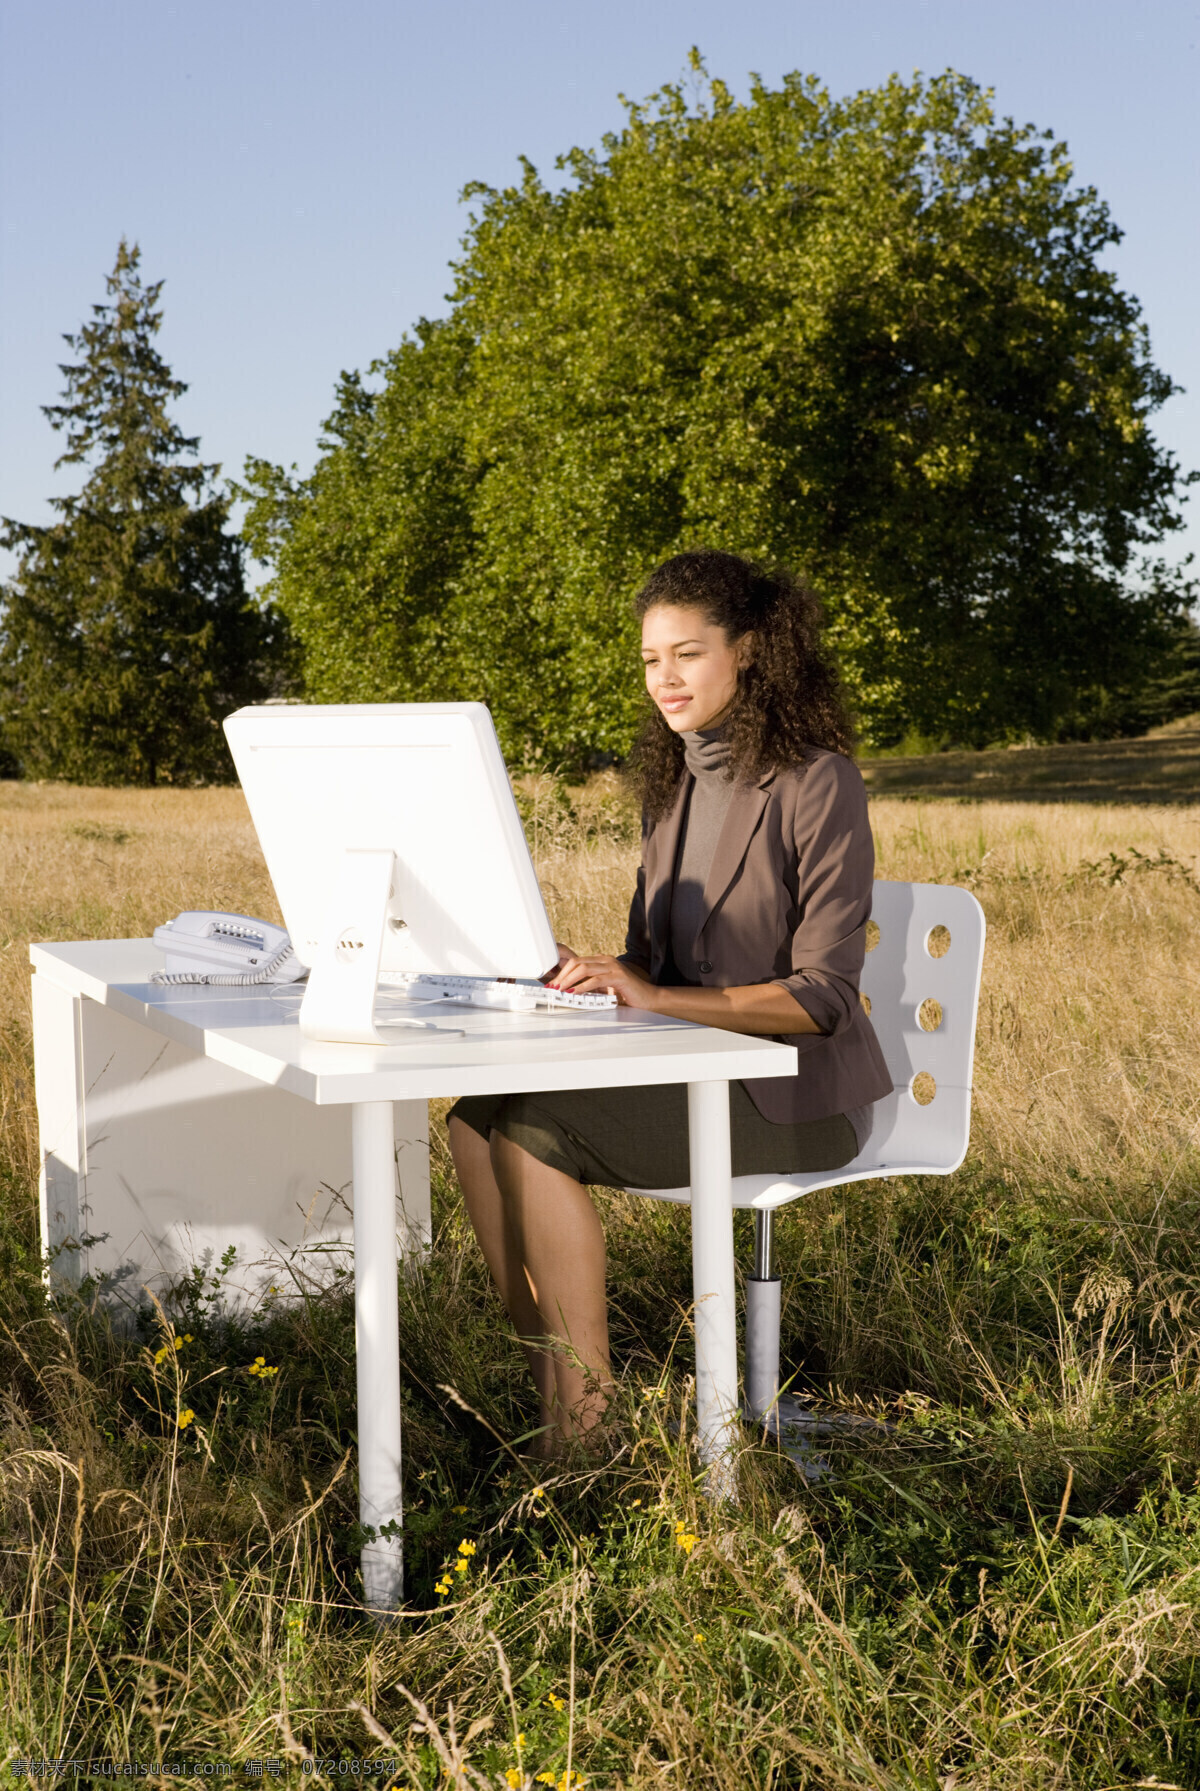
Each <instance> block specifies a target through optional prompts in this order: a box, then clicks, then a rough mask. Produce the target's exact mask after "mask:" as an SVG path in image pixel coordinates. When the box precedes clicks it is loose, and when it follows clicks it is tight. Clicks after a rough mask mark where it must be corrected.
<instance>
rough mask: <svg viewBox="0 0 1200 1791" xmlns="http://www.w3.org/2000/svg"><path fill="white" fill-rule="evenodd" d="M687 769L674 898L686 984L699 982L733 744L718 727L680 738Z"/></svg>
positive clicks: (674, 932) (678, 958)
mask: <svg viewBox="0 0 1200 1791" xmlns="http://www.w3.org/2000/svg"><path fill="white" fill-rule="evenodd" d="M681 738H682V740H683V748H684V753H683V757H684V764H685V765H686V766H687V769H688V770H689V772H690V773H691V777H692V787H691V789H690V791H689V792H688V799H687V811H686V813H685V814H684V817H683V827H682V828H681V830H680V838H679V856H678V858H677V859H676V861H675V888H674V891H673V892H672V896H671V955H672V956H673V958H674V959H675V968H676V969H677V970H678V972H679V974H680V976H682V977H683V978H684V980H685V981H686V982H689V983H694V982H696V981H698V980H699V975H698V965H699V963H700V952H699V949H698V947H699V935H700V927H701V923H702V922H703V920H704V885H705V884H706V883H707V882H708V873H709V871H710V870H711V868H712V861H713V855H714V853H715V852H716V849H717V841H718V840H719V839H720V837H721V828H722V827H723V826H724V823H725V816H726V813H727V812H728V809H729V804H730V802H731V801H732V800H733V792H734V788H735V785H734V783H733V781H732V779H731V778H730V777H729V775H728V773H729V742H728V740H726V739H725V738H724V736H723V731H722V729H720V728H701V729H700V730H699V731H698V732H695V733H689V734H684V735H682V736H681Z"/></svg>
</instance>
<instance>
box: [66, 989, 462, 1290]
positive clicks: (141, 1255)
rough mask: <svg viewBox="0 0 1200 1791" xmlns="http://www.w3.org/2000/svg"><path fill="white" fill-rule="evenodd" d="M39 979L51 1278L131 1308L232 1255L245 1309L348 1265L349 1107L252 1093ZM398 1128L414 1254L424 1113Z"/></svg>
mask: <svg viewBox="0 0 1200 1791" xmlns="http://www.w3.org/2000/svg"><path fill="white" fill-rule="evenodd" d="M42 981H43V979H42V977H41V976H40V975H39V976H35V977H34V986H35V1014H36V1013H37V1011H38V1008H39V1007H40V1008H42V1009H43V1011H44V1016H45V1017H44V1020H43V1023H42V1025H41V1026H40V1028H39V1030H38V1032H37V1033H35V1051H36V1065H37V1083H38V1101H39V1105H38V1117H39V1124H40V1125H41V1126H42V1128H43V1130H42V1139H43V1146H42V1160H43V1165H44V1176H43V1180H44V1194H43V1200H44V1205H43V1240H44V1243H45V1244H46V1245H47V1246H48V1247H49V1248H50V1249H52V1250H54V1249H55V1248H56V1246H57V1254H56V1256H55V1259H54V1263H53V1267H52V1271H51V1272H52V1275H61V1276H62V1277H63V1279H65V1280H67V1281H70V1282H74V1283H76V1284H78V1282H79V1281H80V1280H81V1279H82V1278H83V1277H84V1276H87V1277H90V1278H91V1279H92V1281H93V1282H94V1283H95V1284H96V1286H97V1287H98V1289H99V1290H100V1291H101V1293H102V1294H103V1295H104V1296H105V1297H106V1298H108V1299H111V1300H112V1301H114V1302H115V1303H118V1304H125V1305H136V1304H138V1303H139V1302H141V1301H144V1300H145V1299H146V1290H150V1291H152V1292H154V1293H155V1294H161V1293H163V1292H164V1291H165V1290H166V1288H167V1287H168V1286H169V1285H170V1283H171V1282H172V1281H174V1280H176V1279H177V1278H178V1277H179V1276H180V1275H182V1274H185V1273H187V1272H188V1270H189V1269H191V1268H192V1267H193V1266H194V1265H196V1264H202V1265H211V1266H212V1267H214V1268H215V1265H216V1264H217V1263H218V1262H219V1261H220V1259H221V1257H222V1255H223V1254H224V1252H225V1251H226V1250H227V1249H228V1248H229V1246H230V1245H232V1246H234V1248H235V1249H236V1251H237V1256H236V1260H235V1262H234V1265H233V1267H232V1269H231V1270H230V1271H229V1273H228V1274H227V1275H226V1277H225V1281H224V1290H225V1299H226V1301H227V1302H228V1303H229V1304H231V1305H234V1306H245V1305H248V1304H253V1303H255V1302H256V1301H257V1300H258V1299H259V1298H261V1296H262V1295H263V1293H264V1292H265V1291H266V1290H267V1288H268V1287H271V1286H274V1287H277V1288H278V1289H279V1291H280V1293H282V1294H287V1293H289V1292H291V1291H294V1290H296V1289H298V1287H299V1286H301V1285H304V1284H308V1285H312V1284H313V1283H317V1284H319V1283H322V1282H325V1281H327V1280H328V1279H329V1278H330V1276H331V1275H332V1273H333V1271H334V1270H335V1268H337V1267H343V1268H347V1269H348V1268H350V1267H352V1263H353V1252H352V1242H353V1187H352V1175H351V1158H350V1114H349V1110H348V1109H347V1108H344V1107H318V1106H315V1105H314V1104H313V1103H312V1102H309V1101H304V1100H301V1099H299V1098H298V1097H297V1096H295V1095H291V1094H286V1093H284V1092H282V1091H281V1090H279V1089H275V1088H268V1087H264V1086H263V1085H262V1084H261V1083H258V1082H254V1081H252V1080H251V1079H250V1078H249V1077H247V1076H244V1075H243V1074H242V1073H241V1072H240V1071H237V1070H231V1069H228V1068H226V1066H224V1065H223V1064H219V1063H216V1062H214V1061H213V1060H212V1059H211V1058H205V1057H197V1056H196V1055H195V1054H194V1053H192V1052H191V1051H189V1050H187V1049H186V1048H185V1047H184V1046H182V1045H178V1044H175V1043H173V1042H172V1041H170V1040H166V1039H163V1038H162V1037H161V1036H159V1035H158V1034H156V1033H153V1032H151V1031H149V1030H148V1029H147V1028H145V1027H143V1026H139V1025H138V1024H137V1023H136V1022H135V1021H132V1020H129V1019H126V1018H125V1017H124V1016H123V1015H121V1014H117V1013H115V1012H114V1011H113V1010H112V1009H111V1008H106V1007H103V1006H101V1005H100V1004H99V1003H97V1002H94V1001H89V1000H88V999H86V998H83V999H75V998H73V997H71V996H70V995H67V994H65V992H63V991H60V990H57V989H55V988H54V986H53V984H50V983H47V984H46V987H45V988H44V989H41V990H39V989H38V984H39V983H41V982H42ZM63 1002H65V1003H67V1004H69V1005H70V1007H71V1008H72V1010H73V1012H72V1019H73V1032H72V1030H70V1029H69V1028H68V1024H67V1017H66V1012H65V1010H64V1009H62V1005H61V1004H62V1003H63ZM60 1010H61V1011H60ZM72 1039H73V1041H74V1042H73V1047H71V1048H70V1052H69V1055H68V1047H69V1046H71V1040H72ZM43 1089H45V1090H46V1091H47V1093H46V1102H45V1107H44V1108H43ZM69 1108H70V1109H72V1110H73V1111H72V1112H71V1113H70V1115H69V1114H68V1109H69ZM76 1114H77V1115H78V1117H77V1118H76V1117H75V1115H76ZM69 1120H70V1121H73V1124H74V1131H73V1132H72V1129H71V1123H68V1122H69ZM395 1123H396V1141H397V1160H398V1166H399V1172H400V1174H399V1185H398V1187H397V1207H396V1224H397V1234H398V1240H399V1244H400V1248H401V1249H402V1251H404V1253H405V1254H412V1253H417V1252H422V1251H424V1250H425V1249H427V1248H428V1242H429V1142H428V1138H429V1134H428V1119H427V1113H426V1106H425V1103H424V1102H423V1101H411V1102H398V1103H397V1104H396V1107H395ZM72 1137H74V1139H75V1140H76V1144H75V1154H74V1159H73V1160H72V1158H71V1155H70V1141H71V1138H72ZM72 1170H73V1172H74V1181H73V1182H72V1179H71V1172H72ZM72 1192H73V1193H74V1199H75V1206H74V1208H72V1206H71V1195H72ZM68 1239H70V1240H71V1241H73V1242H74V1243H75V1244H76V1248H75V1249H71V1248H70V1245H69V1243H68Z"/></svg>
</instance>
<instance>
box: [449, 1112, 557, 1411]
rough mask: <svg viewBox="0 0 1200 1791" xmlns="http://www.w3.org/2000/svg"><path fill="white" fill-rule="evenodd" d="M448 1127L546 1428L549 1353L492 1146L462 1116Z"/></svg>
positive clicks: (552, 1397)
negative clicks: (541, 1343)
mask: <svg viewBox="0 0 1200 1791" xmlns="http://www.w3.org/2000/svg"><path fill="white" fill-rule="evenodd" d="M447 1130H448V1132H449V1134H450V1153H451V1155H452V1156H453V1158H454V1167H455V1170H456V1171H457V1174H458V1185H459V1187H460V1188H461V1189H462V1191H463V1199H464V1201H465V1202H466V1207H467V1214H468V1216H469V1218H470V1220H471V1224H472V1225H473V1227H474V1229H475V1236H476V1237H477V1238H478V1240H479V1248H480V1249H481V1250H482V1251H483V1259H484V1261H485V1262H486V1263H487V1266H488V1268H489V1269H490V1270H491V1273H492V1279H493V1281H494V1282H495V1283H496V1286H497V1288H498V1290H499V1293H500V1298H501V1299H502V1300H503V1301H504V1304H505V1306H506V1307H507V1308H508V1316H509V1317H510V1318H511V1319H512V1321H513V1325H514V1328H515V1329H516V1333H517V1336H518V1337H519V1338H520V1339H521V1343H522V1346H523V1348H524V1350H525V1355H526V1358H527V1359H528V1362H529V1371H530V1373H531V1374H532V1376H533V1384H534V1386H535V1387H536V1388H537V1390H538V1398H539V1400H540V1401H541V1407H542V1411H541V1423H542V1428H543V1430H546V1429H547V1428H548V1427H549V1426H551V1425H553V1424H554V1422H555V1411H554V1406H555V1401H556V1398H557V1385H556V1381H555V1373H554V1358H553V1356H551V1355H550V1354H549V1353H548V1352H547V1351H546V1350H544V1349H539V1348H537V1346H536V1345H535V1344H534V1342H533V1339H534V1338H535V1337H540V1336H542V1335H543V1333H544V1331H545V1328H546V1327H545V1325H544V1324H543V1323H542V1318H541V1314H540V1313H539V1311H538V1309H537V1306H536V1304H535V1303H534V1298H533V1295H532V1294H531V1293H530V1291H529V1279H528V1276H527V1275H526V1273H525V1266H524V1263H523V1262H522V1260H521V1248H520V1242H519V1240H518V1237H517V1232H516V1228H515V1226H514V1224H513V1222H512V1219H511V1218H510V1216H509V1213H508V1209H507V1206H506V1203H505V1201H504V1197H503V1196H502V1194H501V1193H500V1190H499V1188H498V1187H497V1186H496V1177H495V1175H494V1174H493V1172H492V1158H491V1151H490V1150H489V1148H488V1142H487V1139H486V1138H481V1137H480V1135H479V1133H478V1132H476V1131H474V1130H472V1128H471V1127H470V1126H468V1125H464V1123H463V1121H462V1120H461V1119H452V1120H451V1121H450V1124H449V1126H448V1128H447Z"/></svg>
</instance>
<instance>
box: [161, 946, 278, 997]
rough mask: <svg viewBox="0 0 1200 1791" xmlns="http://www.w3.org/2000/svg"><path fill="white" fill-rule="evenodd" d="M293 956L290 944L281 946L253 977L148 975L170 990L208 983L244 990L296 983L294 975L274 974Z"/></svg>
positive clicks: (175, 972)
mask: <svg viewBox="0 0 1200 1791" xmlns="http://www.w3.org/2000/svg"><path fill="white" fill-rule="evenodd" d="M295 955H296V954H295V952H294V951H293V950H292V948H291V945H290V944H289V945H281V946H280V948H279V950H278V951H277V952H276V953H275V955H274V956H273V957H270V958H268V959H267V961H266V963H265V964H264V965H263V966H262V968H261V969H260V970H256V971H255V972H254V973H253V975H250V974H247V973H245V972H242V973H239V974H236V975H235V974H233V973H231V972H226V971H202V970H154V971H151V973H150V981H151V982H152V983H157V984H159V985H160V986H161V985H162V984H164V983H166V984H169V985H170V986H171V987H172V988H176V987H178V986H179V985H180V984H181V983H208V984H211V985H215V986H216V987H219V988H226V989H238V988H246V987H248V986H249V985H250V984H252V983H276V982H279V983H287V982H296V981H297V980H298V978H297V977H296V976H295V975H293V976H279V975H277V974H276V973H277V972H278V971H279V970H281V969H282V968H283V967H284V966H285V965H286V964H287V963H288V962H289V961H290V960H291V959H292V958H294V957H295Z"/></svg>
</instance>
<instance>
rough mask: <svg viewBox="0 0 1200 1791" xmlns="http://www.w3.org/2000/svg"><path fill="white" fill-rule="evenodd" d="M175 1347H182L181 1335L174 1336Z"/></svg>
mask: <svg viewBox="0 0 1200 1791" xmlns="http://www.w3.org/2000/svg"><path fill="white" fill-rule="evenodd" d="M175 1348H176V1349H182V1348H183V1338H182V1337H177V1338H176V1339H175Z"/></svg>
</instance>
